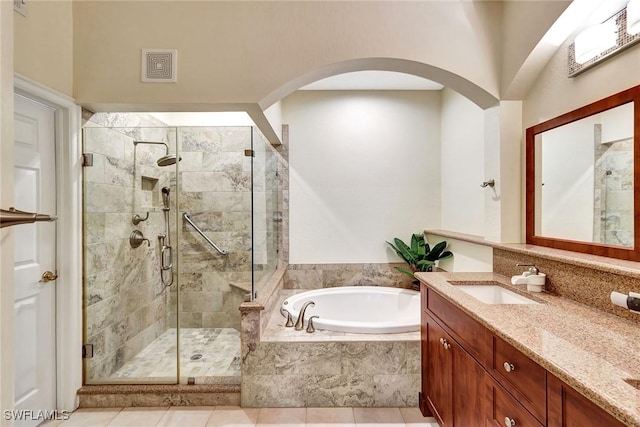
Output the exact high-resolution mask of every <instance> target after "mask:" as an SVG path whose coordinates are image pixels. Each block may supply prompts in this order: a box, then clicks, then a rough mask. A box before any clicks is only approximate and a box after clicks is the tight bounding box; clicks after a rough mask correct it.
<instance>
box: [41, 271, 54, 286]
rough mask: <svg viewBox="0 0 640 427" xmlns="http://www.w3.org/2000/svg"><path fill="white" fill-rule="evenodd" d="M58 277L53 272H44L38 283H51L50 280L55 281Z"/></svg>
mask: <svg viewBox="0 0 640 427" xmlns="http://www.w3.org/2000/svg"><path fill="white" fill-rule="evenodd" d="M57 278H58V275H57V274H56V273H54V272H53V271H45V272H44V273H42V277H41V278H40V283H45V282H51V281H52V280H56V279H57Z"/></svg>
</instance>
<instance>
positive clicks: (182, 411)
mask: <svg viewBox="0 0 640 427" xmlns="http://www.w3.org/2000/svg"><path fill="white" fill-rule="evenodd" d="M214 408H215V407H214V406H202V407H198V406H174V407H171V408H169V410H168V411H167V412H166V413H165V414H164V415H163V416H162V418H161V419H160V422H159V423H158V427H171V426H188V427H205V426H206V425H207V421H209V417H211V414H212V413H213V410H214Z"/></svg>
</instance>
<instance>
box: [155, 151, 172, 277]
mask: <svg viewBox="0 0 640 427" xmlns="http://www.w3.org/2000/svg"><path fill="white" fill-rule="evenodd" d="M174 163H175V159H174ZM170 192H171V190H170V189H169V187H162V203H163V205H164V206H163V208H162V211H163V212H164V226H165V230H164V233H161V234H158V240H159V242H160V279H161V280H162V284H163V285H164V288H168V287H169V286H171V285H172V284H173V248H172V247H171V230H170V229H169V212H170V211H171V206H170V203H171V199H170V197H169V194H170ZM167 272H168V273H167ZM165 273H167V274H166V276H168V277H166V276H165ZM164 288H163V289H164Z"/></svg>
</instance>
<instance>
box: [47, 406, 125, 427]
mask: <svg viewBox="0 0 640 427" xmlns="http://www.w3.org/2000/svg"><path fill="white" fill-rule="evenodd" d="M121 410H122V408H82V409H78V410H76V411H75V412H74V413H72V414H71V417H69V419H68V420H66V421H63V422H62V423H60V424H59V426H60V427H105V426H106V425H108V424H109V423H110V422H111V421H112V420H113V419H114V418H115V417H116V416H117V415H118V414H119V413H120V411H121Z"/></svg>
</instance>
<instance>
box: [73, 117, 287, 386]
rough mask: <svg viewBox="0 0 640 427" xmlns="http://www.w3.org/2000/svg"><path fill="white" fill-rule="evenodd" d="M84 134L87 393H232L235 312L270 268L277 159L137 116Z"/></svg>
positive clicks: (100, 121)
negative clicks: (224, 388) (141, 389)
mask: <svg viewBox="0 0 640 427" xmlns="http://www.w3.org/2000/svg"><path fill="white" fill-rule="evenodd" d="M116 124H117V125H116ZM83 133H84V134H83V140H84V142H83V144H84V152H86V153H93V155H94V166H92V167H86V168H84V193H85V196H84V242H85V246H84V258H85V268H84V270H85V272H84V291H85V292H84V293H85V296H84V315H85V338H84V342H85V344H86V345H90V346H92V348H93V357H92V358H90V359H85V383H87V384H105V383H106V384H109V383H115V384H117V383H140V384H145V383H182V384H187V383H194V382H195V383H196V384H203V383H207V384H220V383H226V384H237V383H239V382H240V360H239V356H240V332H239V331H240V312H239V310H238V308H239V306H240V304H241V303H242V302H243V300H244V299H245V298H250V296H251V295H255V292H259V289H257V288H256V287H255V286H254V285H255V284H256V283H259V282H261V280H260V279H261V278H262V277H266V276H268V275H270V273H272V272H273V271H274V270H275V267H276V263H277V252H276V249H277V233H276V230H277V229H276V227H275V225H276V224H275V223H274V221H273V219H274V217H275V212H276V210H277V187H278V183H277V173H276V172H277V167H278V161H277V159H276V157H275V151H274V150H273V149H272V148H271V147H270V146H269V144H268V143H267V141H266V140H265V138H264V137H263V136H262V134H261V133H260V132H259V131H258V130H257V129H256V128H255V127H252V126H243V127H231V126H229V127H206V126H201V127H196V126H194V127H175V126H168V125H167V124H166V123H164V122H160V121H159V120H157V119H155V118H154V117H153V116H151V115H147V114H137V113H136V114H133V113H111V114H96V115H93V116H92V117H91V118H90V119H89V120H88V122H87V124H86V125H85V127H84V129H83ZM245 151H246V152H245ZM169 153H175V154H169ZM246 153H251V154H254V155H253V156H247V155H245V154H246ZM134 230H137V231H139V233H140V235H142V236H145V237H144V238H146V239H148V241H147V242H146V243H148V244H143V245H138V246H136V247H133V246H132V245H130V242H129V237H130V235H131V233H132V232H133V231H134Z"/></svg>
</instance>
